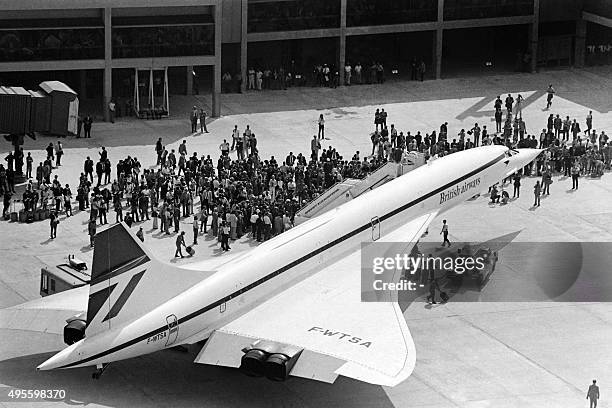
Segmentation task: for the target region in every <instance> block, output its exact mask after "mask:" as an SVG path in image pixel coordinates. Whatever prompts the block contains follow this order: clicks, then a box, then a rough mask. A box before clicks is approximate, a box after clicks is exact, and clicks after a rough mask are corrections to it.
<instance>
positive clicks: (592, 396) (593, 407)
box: [586, 380, 600, 408]
mask: <svg viewBox="0 0 612 408" xmlns="http://www.w3.org/2000/svg"><path fill="white" fill-rule="evenodd" d="M599 397H600V395H599V387H598V386H597V380H593V384H591V385H589V390H588V391H587V395H586V399H588V400H589V408H597V400H598V399H599Z"/></svg>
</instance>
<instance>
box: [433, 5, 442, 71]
mask: <svg viewBox="0 0 612 408" xmlns="http://www.w3.org/2000/svg"><path fill="white" fill-rule="evenodd" d="M443 23H444V0H438V28H437V29H436V32H435V35H434V37H435V38H434V41H435V44H436V45H435V46H436V51H435V53H434V63H435V66H434V78H435V79H440V78H442V44H443V40H444V29H443Z"/></svg>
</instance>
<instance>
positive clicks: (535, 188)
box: [533, 180, 542, 207]
mask: <svg viewBox="0 0 612 408" xmlns="http://www.w3.org/2000/svg"><path fill="white" fill-rule="evenodd" d="M541 192H542V186H541V185H540V180H538V181H536V183H535V186H533V195H534V197H535V199H534V201H533V206H534V207H539V206H540V193H541Z"/></svg>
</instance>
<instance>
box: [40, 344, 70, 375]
mask: <svg viewBox="0 0 612 408" xmlns="http://www.w3.org/2000/svg"><path fill="white" fill-rule="evenodd" d="M77 344H79V343H77ZM77 344H73V345H72V346H70V347H66V348H65V349H63V350H62V351H60V352H59V353H57V354H56V355H54V356H53V357H51V358H50V359H48V360H47V361H45V362H44V363H42V364H41V365H39V366H38V367H36V369H37V370H41V371H47V370H54V369H56V368H60V367H63V366H65V365H66V364H70V363H71V362H72V361H73V358H72V356H73V355H75V353H74V350H75V349H76V346H77Z"/></svg>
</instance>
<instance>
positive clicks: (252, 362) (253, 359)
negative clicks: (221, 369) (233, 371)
mask: <svg viewBox="0 0 612 408" xmlns="http://www.w3.org/2000/svg"><path fill="white" fill-rule="evenodd" d="M267 358H268V355H267V354H266V352H264V351H262V350H257V349H252V350H249V351H247V352H246V353H245V354H244V356H242V359H241V360H240V371H242V372H243V373H245V374H246V375H248V376H249V377H263V375H264V374H265V368H264V365H265V362H266V359H267Z"/></svg>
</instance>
